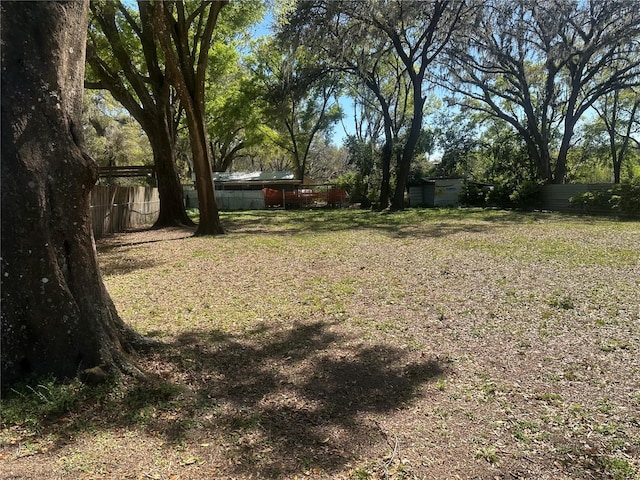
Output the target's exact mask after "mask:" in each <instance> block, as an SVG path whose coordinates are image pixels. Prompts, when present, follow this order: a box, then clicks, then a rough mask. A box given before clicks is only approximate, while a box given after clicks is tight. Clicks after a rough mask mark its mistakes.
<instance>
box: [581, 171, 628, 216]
mask: <svg viewBox="0 0 640 480" xmlns="http://www.w3.org/2000/svg"><path fill="white" fill-rule="evenodd" d="M569 203H570V205H571V206H572V207H575V208H577V209H578V210H580V211H582V212H584V213H603V214H607V213H616V214H619V215H622V216H626V217H635V218H637V217H640V179H634V180H632V181H631V182H625V183H622V184H617V185H614V186H613V187H611V188H609V189H607V190H595V191H590V192H585V193H582V194H580V195H576V196H575V197H571V198H570V199H569Z"/></svg>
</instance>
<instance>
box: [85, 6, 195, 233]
mask: <svg viewBox="0 0 640 480" xmlns="http://www.w3.org/2000/svg"><path fill="white" fill-rule="evenodd" d="M138 6H139V12H140V22H139V24H138V23H136V22H135V20H134V18H133V17H128V18H129V21H130V23H129V26H130V27H131V29H132V30H134V31H136V32H137V36H138V39H139V41H140V47H141V50H142V53H143V57H142V58H143V59H144V61H143V67H140V68H135V65H136V62H134V61H133V60H132V58H133V52H132V48H133V47H131V46H130V45H128V44H127V43H126V42H125V41H123V39H122V29H121V28H118V23H117V21H116V10H117V9H121V10H126V7H125V6H123V5H122V3H121V2H118V3H115V2H108V3H106V4H101V5H96V4H95V3H94V4H93V5H92V11H93V14H94V17H95V19H96V21H97V23H98V24H99V25H100V28H101V29H102V33H103V34H104V38H105V39H106V40H107V41H108V42H109V47H108V48H110V49H111V50H112V51H113V52H114V58H115V59H116V60H117V64H118V65H119V67H115V66H114V65H112V64H110V63H108V62H105V61H104V60H103V58H101V56H100V53H99V52H98V48H99V47H98V45H99V42H98V41H96V40H95V39H92V41H90V42H89V48H88V52H87V53H88V54H87V62H88V63H89V65H90V66H91V70H92V71H93V74H94V75H95V76H96V77H97V78H98V79H99V82H96V83H95V84H92V86H97V87H98V88H104V89H106V90H108V91H109V92H111V94H112V95H113V97H114V98H115V99H116V100H117V101H119V102H120V103H121V104H122V105H123V106H124V107H125V108H126V109H127V111H128V112H129V113H130V114H131V115H132V116H133V117H134V118H135V119H136V120H137V121H138V123H139V124H140V126H141V127H142V129H143V130H144V131H145V133H146V134H147V137H148V138H149V143H150V144H151V149H152V151H153V162H154V165H155V167H156V175H157V180H158V196H159V200H160V214H159V216H158V219H157V221H156V222H155V223H154V225H153V228H163V227H173V226H193V225H194V223H193V221H191V219H190V218H189V216H188V215H187V213H186V212H185V208H184V204H183V202H182V198H183V192H182V187H181V185H180V178H179V176H178V172H177V170H176V166H175V148H174V147H175V141H176V132H175V127H174V125H173V121H174V120H173V113H174V112H173V107H172V105H171V89H170V88H169V85H168V82H167V79H166V76H165V74H164V71H163V68H162V67H161V63H160V58H159V56H158V48H157V47H156V44H155V34H154V30H153V17H152V16H151V14H150V12H149V6H148V4H147V3H145V2H139V3H138ZM144 70H146V71H147V72H148V73H144V74H143V73H142V72H143V71H144ZM123 77H124V78H125V79H126V80H127V82H128V83H127V82H125V81H123ZM127 85H128V86H127Z"/></svg>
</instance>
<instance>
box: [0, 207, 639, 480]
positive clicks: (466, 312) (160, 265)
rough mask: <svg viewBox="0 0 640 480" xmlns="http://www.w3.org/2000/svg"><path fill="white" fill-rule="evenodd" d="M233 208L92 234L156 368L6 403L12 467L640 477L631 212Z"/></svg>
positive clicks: (31, 474)
mask: <svg viewBox="0 0 640 480" xmlns="http://www.w3.org/2000/svg"><path fill="white" fill-rule="evenodd" d="M224 221H225V224H226V226H227V229H228V231H229V234H228V235H225V236H221V237H216V238H193V237H191V236H190V232H188V231H180V230H161V231H149V232H134V233H128V234H124V235H118V236H114V237H110V238H108V239H105V240H101V241H100V242H99V243H98V252H99V258H100V263H101V266H102V269H103V273H104V278H105V283H106V285H107V287H108V289H109V291H110V293H111V295H112V297H113V299H114V301H115V303H116V305H117V307H118V311H119V312H120V314H121V315H122V317H123V318H124V319H125V320H126V321H127V322H130V323H131V324H133V325H134V326H135V327H136V328H137V329H138V330H139V331H140V332H142V333H144V334H146V335H148V336H150V337H153V338H156V339H158V340H160V341H161V342H163V344H164V346H163V347H161V348H157V349H155V350H154V351H152V352H150V353H149V354H146V355H144V356H142V355H141V356H140V357H139V358H137V361H138V363H139V365H140V366H141V368H142V369H143V370H144V371H145V372H147V373H148V376H149V380H148V381H147V382H138V381H134V380H132V379H124V380H123V381H122V382H120V383H118V384H117V385H112V386H109V387H108V388H103V389H100V390H98V391H96V390H87V389H86V388H85V387H83V386H81V385H79V384H77V383H75V384H71V385H68V386H66V387H65V389H64V390H55V391H54V390H53V388H54V387H46V386H45V387H46V388H48V390H46V391H45V389H41V390H40V391H39V392H40V397H42V398H40V397H36V400H38V398H39V399H40V402H41V403H45V404H46V402H50V404H51V405H56V408H55V409H54V408H53V407H51V408H50V409H49V410H47V409H46V408H44V409H41V410H39V412H40V413H39V414H38V415H36V416H35V417H34V418H28V417H27V416H26V414H25V415H23V417H22V418H21V419H17V420H16V419H14V417H13V416H12V417H11V420H9V421H8V420H7V419H6V418H5V419H3V425H2V427H3V428H2V436H1V437H0V440H2V447H1V449H0V475H2V476H3V478H34V479H35V478H162V479H165V478H181V479H201V478H229V479H230V478H239V479H244V478H296V477H297V478H344V479H366V478H396V479H399V478H429V479H449V478H463V479H495V478H499V479H514V478H517V479H578V478H610V479H636V478H640V462H639V460H638V459H639V458H640V361H639V360H638V358H639V356H638V348H639V346H640V306H639V301H638V298H639V295H638V292H640V247H638V245H640V224H638V223H632V222H616V221H607V220H596V219H589V218H572V217H566V216H558V215H553V214H519V213H508V212H486V211H468V212H462V211H428V210H411V211H408V212H404V213H399V214H397V215H380V214H375V213H371V212H354V211H341V212H253V213H236V214H227V215H225V216H224ZM37 388H38V387H37V386H36V387H32V389H35V390H37ZM63 394H64V395H68V397H69V398H68V399H67V400H66V404H65V405H64V407H63V408H58V404H59V400H60V397H61V396H62V395H63ZM19 395H23V396H25V395H26V396H25V398H27V397H28V395H29V391H20V393H19V394H16V393H11V395H10V398H9V399H7V400H6V401H3V404H5V406H3V408H6V411H8V410H9V408H10V407H11V408H15V407H14V406H12V405H11V401H12V400H11V399H12V398H20V397H19ZM29 398H33V395H31V396H30V397H29ZM65 398H66V397H65ZM43 399H44V400H43ZM45 406H46V405H45ZM43 412H44V413H43Z"/></svg>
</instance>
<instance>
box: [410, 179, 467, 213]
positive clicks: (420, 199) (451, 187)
mask: <svg viewBox="0 0 640 480" xmlns="http://www.w3.org/2000/svg"><path fill="white" fill-rule="evenodd" d="M463 188H464V178H423V179H421V181H420V183H419V184H418V185H413V186H410V187H409V204H410V205H411V206H412V207H456V206H458V205H459V203H460V202H459V200H458V198H459V196H460V192H461V191H462V189H463Z"/></svg>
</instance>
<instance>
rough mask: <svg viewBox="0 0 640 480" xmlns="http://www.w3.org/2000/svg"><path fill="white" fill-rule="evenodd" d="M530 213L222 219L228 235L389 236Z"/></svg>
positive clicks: (448, 231) (445, 231) (476, 225)
mask: <svg viewBox="0 0 640 480" xmlns="http://www.w3.org/2000/svg"><path fill="white" fill-rule="evenodd" d="M532 215H533V214H530V213H523V212H515V211H491V210H483V209H425V208H415V209H406V210H403V211H399V212H375V211H365V210H350V209H349V210H327V211H316V210H314V211H306V210H294V211H261V212H241V213H234V214H233V215H228V216H227V217H226V218H225V219H224V224H225V228H226V229H227V232H229V233H231V234H272V235H291V234H296V233H330V232H340V231H348V230H372V231H376V232H380V233H383V234H385V235H388V236H390V237H397V238H405V237H432V238H440V237H445V236H448V235H453V234H455V233H459V232H477V233H481V232H486V231H489V230H495V229H497V228H500V227H501V226H504V225H508V224H514V223H523V224H524V223H527V222H531V221H533V220H534V217H533V216H532Z"/></svg>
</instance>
